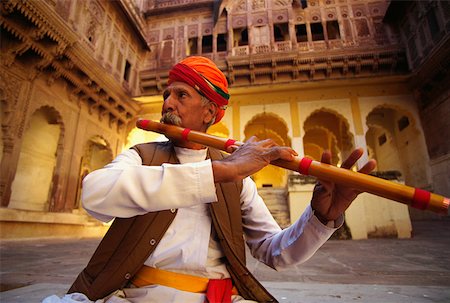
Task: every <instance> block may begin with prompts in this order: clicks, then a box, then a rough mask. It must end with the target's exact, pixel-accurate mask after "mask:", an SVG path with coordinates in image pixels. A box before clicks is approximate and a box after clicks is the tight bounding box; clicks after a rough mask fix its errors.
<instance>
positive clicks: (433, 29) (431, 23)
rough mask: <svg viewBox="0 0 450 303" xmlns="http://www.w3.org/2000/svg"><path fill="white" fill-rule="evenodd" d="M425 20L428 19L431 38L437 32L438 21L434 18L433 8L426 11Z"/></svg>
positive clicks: (438, 30) (434, 36)
mask: <svg viewBox="0 0 450 303" xmlns="http://www.w3.org/2000/svg"><path fill="white" fill-rule="evenodd" d="M427 20H428V26H429V27H430V32H431V37H433V39H435V38H436V36H437V35H438V34H439V32H440V29H439V23H438V21H437V19H436V14H435V13H434V10H432V9H430V10H429V11H428V13H427Z"/></svg>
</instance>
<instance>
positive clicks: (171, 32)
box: [163, 28, 175, 40]
mask: <svg viewBox="0 0 450 303" xmlns="http://www.w3.org/2000/svg"><path fill="white" fill-rule="evenodd" d="M174 38H175V29H174V28H165V29H164V30H163V40H171V39H174Z"/></svg>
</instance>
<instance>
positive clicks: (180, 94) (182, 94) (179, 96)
mask: <svg viewBox="0 0 450 303" xmlns="http://www.w3.org/2000/svg"><path fill="white" fill-rule="evenodd" d="M186 96H187V94H186V93H184V92H181V93H178V98H184V97H186Z"/></svg>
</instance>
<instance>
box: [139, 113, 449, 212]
mask: <svg viewBox="0 0 450 303" xmlns="http://www.w3.org/2000/svg"><path fill="white" fill-rule="evenodd" d="M136 126H137V127H138V128H140V129H143V130H147V131H153V132H156V133H160V134H164V135H165V136H166V137H168V138H174V139H181V140H186V141H192V142H195V143H199V144H202V145H205V146H208V147H213V148H216V149H220V150H223V151H226V150H227V148H228V147H229V146H230V145H236V146H241V145H242V144H244V143H242V142H239V141H235V140H233V139H225V138H220V137H216V136H213V135H209V134H206V133H203V132H199V131H194V130H190V129H188V128H183V127H179V126H174V125H168V124H163V123H159V122H154V121H151V120H143V119H140V120H138V121H137V122H136ZM271 164H272V165H275V166H279V167H282V168H286V169H289V170H293V171H296V172H299V173H301V174H303V175H311V176H314V177H317V178H319V179H323V180H327V181H332V182H335V183H339V184H345V185H347V186H350V187H353V188H355V189H358V190H360V191H363V192H368V193H371V194H374V195H377V196H380V197H383V198H387V199H390V200H394V201H397V202H400V203H403V204H407V205H410V206H412V207H414V208H418V209H421V210H430V211H433V212H435V213H438V214H441V215H448V214H449V204H450V199H449V198H447V197H444V196H440V195H438V194H434V193H431V192H428V191H426V190H423V189H419V188H414V187H410V186H407V185H404V184H400V183H395V182H392V181H388V180H384V179H381V178H378V177H374V176H371V175H367V174H362V173H358V172H354V171H352V170H349V169H343V168H339V167H336V166H333V165H329V164H325V163H321V162H318V161H314V160H311V159H309V158H307V157H303V158H301V157H295V160H293V161H285V160H276V161H272V162H271Z"/></svg>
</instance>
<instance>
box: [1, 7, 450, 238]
mask: <svg viewBox="0 0 450 303" xmlns="http://www.w3.org/2000/svg"><path fill="white" fill-rule="evenodd" d="M449 11H450V9H449V7H448V2H445V1H422V2H417V3H415V2H411V3H410V2H404V3H403V4H401V5H399V4H398V3H395V2H393V3H390V1H385V0H367V1H363V0H307V1H305V0H302V1H295V0H294V1H287V0H273V1H269V0H261V1H255V0H239V1H226V0H224V1H213V0H183V1H170V0H169V1H167V0H166V1H163V0H153V1H152V0H147V1H145V0H118V1H101V0H72V1H64V0H40V1H38V0H35V1H19V0H10V1H4V2H2V3H1V21H0V30H1V64H0V75H1V83H0V101H1V103H0V104H1V125H2V133H1V139H2V140H1V148H0V150H1V151H0V152H1V154H0V155H1V178H0V186H1V187H0V189H1V198H2V208H1V209H0V218H1V219H0V220H1V227H2V228H1V230H2V231H1V237H19V236H43V235H45V236H49V235H73V234H74V233H75V234H76V235H79V236H83V235H93V234H96V233H102V232H103V231H104V227H103V226H101V225H99V224H98V223H95V222H94V221H92V220H91V219H89V218H88V217H87V215H86V214H85V213H84V211H82V210H81V209H80V205H79V196H80V191H81V180H82V178H83V177H84V176H85V175H86V174H87V173H89V172H90V171H92V170H94V169H97V168H99V167H101V166H103V165H104V164H105V163H107V162H109V161H110V160H111V159H112V158H113V157H114V156H115V155H117V153H119V152H120V151H121V150H122V149H123V148H126V147H128V146H130V145H132V144H135V143H138V142H142V141H146V140H155V139H156V140H159V139H160V138H159V137H158V135H156V134H152V133H146V132H143V131H141V130H137V129H136V128H134V123H135V121H136V119H137V117H138V116H140V117H145V118H149V119H155V120H159V116H160V109H161V104H162V97H161V92H162V90H163V89H164V87H165V85H166V82H167V76H168V70H169V69H170V67H171V66H172V65H173V64H174V63H176V62H177V61H179V60H181V59H183V58H185V57H187V56H190V55H202V56H205V57H208V58H211V59H212V60H214V61H215V62H216V63H217V64H218V66H219V67H220V68H221V69H222V70H223V72H224V73H225V74H226V75H227V78H228V80H229V83H230V94H231V99H230V105H229V107H228V109H227V113H226V115H225V117H224V119H223V120H222V121H221V122H220V123H219V124H217V125H215V126H213V127H212V128H211V129H210V132H211V133H213V134H216V135H220V136H225V137H233V138H234V139H237V140H241V141H245V140H246V139H247V138H249V137H250V136H253V135H257V136H258V137H260V138H272V139H273V140H275V141H276V142H278V143H279V144H281V145H288V146H292V147H293V148H294V149H295V150H296V151H297V152H298V153H299V154H300V155H301V156H309V157H312V158H314V159H320V154H321V153H322V151H323V150H325V149H328V150H331V151H332V152H333V163H334V164H336V165H339V164H340V163H341V161H342V160H343V159H344V158H345V157H346V156H347V155H348V153H349V152H350V151H351V150H352V149H353V148H355V147H362V148H364V150H365V151H366V153H365V156H364V157H363V159H362V160H361V161H360V162H359V163H358V164H359V165H361V164H362V163H363V162H365V161H367V159H369V158H375V159H376V160H377V161H378V168H377V170H378V172H377V174H378V175H380V176H384V177H386V176H388V177H390V178H391V179H396V181H397V182H404V183H406V184H408V185H410V186H413V187H419V188H423V189H426V190H430V191H433V192H436V193H439V194H442V195H445V196H450V184H449V182H450V181H449V180H450V169H449V167H450V165H449V163H450V158H449V151H450V141H449V140H448V137H449V129H450V125H449V119H447V118H446V117H448V116H449V114H450V105H449V91H448V89H449V85H448V84H449V81H448V80H449V77H448V70H449V59H448V58H450V51H449V36H450V34H449V32H450V25H449V24H450V16H449V14H448V12H449ZM181 12H182V13H181ZM400 17H401V18H400ZM253 179H254V180H255V182H256V183H257V185H258V187H260V188H261V193H262V195H264V196H265V197H266V202H267V203H268V206H269V208H270V209H271V210H272V211H273V213H274V215H275V216H276V218H277V220H278V221H279V223H280V225H283V226H285V225H287V224H289V222H290V221H291V220H294V219H295V218H296V216H298V214H299V212H300V211H301V210H302V208H303V207H304V206H305V205H306V204H307V203H308V201H309V199H310V195H311V188H312V185H311V182H314V180H312V181H311V179H310V178H307V177H304V176H301V175H299V174H298V173H293V172H288V171H286V170H283V169H281V168H278V167H274V166H269V167H267V168H265V169H263V170H262V171H260V172H258V173H257V174H255V175H254V176H253ZM358 200H360V201H357V202H355V203H354V205H352V207H351V208H350V209H349V211H348V213H347V219H346V227H347V229H348V231H349V232H350V234H351V236H352V237H353V238H365V237H370V236H398V237H408V236H410V233H411V224H410V216H411V218H413V219H420V218H437V217H436V216H434V214H431V213H425V212H417V211H413V210H409V209H408V208H407V206H405V205H402V204H398V203H394V202H392V201H387V200H386V199H381V198H378V197H375V196H372V195H369V194H363V195H360V197H359V198H358Z"/></svg>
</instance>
